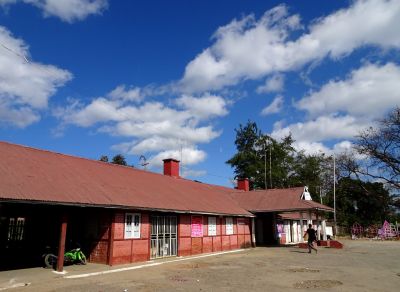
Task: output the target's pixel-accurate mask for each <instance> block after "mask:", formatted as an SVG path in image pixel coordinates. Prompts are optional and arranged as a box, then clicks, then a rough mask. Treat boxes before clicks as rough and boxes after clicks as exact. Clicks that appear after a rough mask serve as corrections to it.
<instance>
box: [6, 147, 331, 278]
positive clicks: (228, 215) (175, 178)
mask: <svg viewBox="0 0 400 292" xmlns="http://www.w3.org/2000/svg"><path fill="white" fill-rule="evenodd" d="M238 188H239V189H230V188H225V187H221V186H215V185H209V184H204V183H200V182H195V181H191V180H187V179H184V178H181V177H179V161H177V160H174V159H167V160H164V175H161V174H156V173H152V172H147V171H143V170H138V169H135V168H132V167H127V166H120V165H114V164H110V163H105V162H100V161H95V160H89V159H84V158H78V157H73V156H68V155H63V154H59V153H54V152H49V151H44V150H38V149H33V148H29V147H24V146H19V145H14V144H9V143H5V142H0V254H2V256H3V255H4V256H3V259H2V261H1V262H0V269H13V268H19V267H28V266H30V265H32V266H35V265H36V266H37V264H38V262H40V256H41V254H42V252H43V248H44V247H45V246H50V247H52V248H53V250H54V251H55V250H56V248H57V247H58V254H59V255H60V256H62V255H63V254H64V250H65V249H68V248H69V244H70V243H77V242H78V243H80V246H81V247H82V250H83V251H84V253H85V254H86V255H87V256H88V258H89V261H90V262H96V263H104V264H108V265H116V264H125V263H132V262H138V261H146V260H150V259H157V258H164V257H171V256H187V255H195V254H200V253H209V252H217V251H226V250H232V249H239V248H246V247H250V246H252V245H253V246H254V245H255V243H256V240H257V242H258V243H260V244H264V243H277V238H278V233H277V231H276V215H277V214H280V213H288V212H309V213H310V214H311V212H318V211H330V210H329V209H330V208H329V207H326V206H324V205H321V204H317V203H315V202H310V201H308V202H305V201H304V200H302V198H301V195H302V189H291V190H289V191H288V190H272V191H257V192H248V182H247V181H246V180H243V181H240V182H239V183H238ZM271 192H273V193H274V194H279V192H280V193H281V194H283V195H282V197H281V199H279V196H276V195H274V196H271ZM288 192H289V193H290V194H294V195H292V196H291V197H290V199H287V198H286V197H285V194H286V193H288ZM282 198H286V199H282ZM255 216H257V220H255ZM260 226H261V227H260ZM266 238H268V240H269V241H268V240H266ZM261 239H262V240H261ZM62 268H63V267H62V261H60V264H59V266H58V269H59V270H62Z"/></svg>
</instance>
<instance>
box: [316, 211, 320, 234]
mask: <svg viewBox="0 0 400 292" xmlns="http://www.w3.org/2000/svg"><path fill="white" fill-rule="evenodd" d="M318 215H319V214H318V211H317V212H316V216H317V218H316V219H317V240H321V229H320V226H319V216H318Z"/></svg>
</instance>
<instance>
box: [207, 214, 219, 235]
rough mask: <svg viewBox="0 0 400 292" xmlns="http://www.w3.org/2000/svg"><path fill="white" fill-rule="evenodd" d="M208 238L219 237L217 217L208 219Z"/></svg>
mask: <svg viewBox="0 0 400 292" xmlns="http://www.w3.org/2000/svg"><path fill="white" fill-rule="evenodd" d="M208 236H217V217H208Z"/></svg>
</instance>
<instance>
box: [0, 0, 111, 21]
mask: <svg viewBox="0 0 400 292" xmlns="http://www.w3.org/2000/svg"><path fill="white" fill-rule="evenodd" d="M17 2H24V3H27V4H31V5H33V6H35V7H37V8H39V9H41V10H42V12H43V15H44V16H45V17H50V16H55V17H58V18H60V19H61V20H63V21H65V22H69V23H72V22H74V21H78V20H83V19H85V18H86V17H88V16H89V15H91V14H101V13H102V12H103V11H104V10H105V9H107V7H108V1H107V0H1V1H0V5H1V6H3V7H8V6H9V5H11V4H15V3H17Z"/></svg>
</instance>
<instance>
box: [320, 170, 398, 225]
mask: <svg viewBox="0 0 400 292" xmlns="http://www.w3.org/2000/svg"><path fill="white" fill-rule="evenodd" d="M328 200H329V201H328V203H329V205H333V194H332V192H330V193H329V194H328ZM392 203H393V196H391V195H390V194H389V192H388V190H386V189H385V187H384V185H383V184H382V183H377V182H375V183H371V182H364V181H361V180H358V179H352V178H350V177H344V178H341V179H340V180H339V181H338V184H337V189H336V216H337V222H338V224H339V225H343V226H348V227H350V226H352V225H353V224H354V223H355V222H357V223H359V224H361V225H363V226H368V225H371V224H382V222H383V221H384V220H390V219H391V218H392V217H393V216H394V213H393V210H392V209H391V207H390V205H391V204H392Z"/></svg>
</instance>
